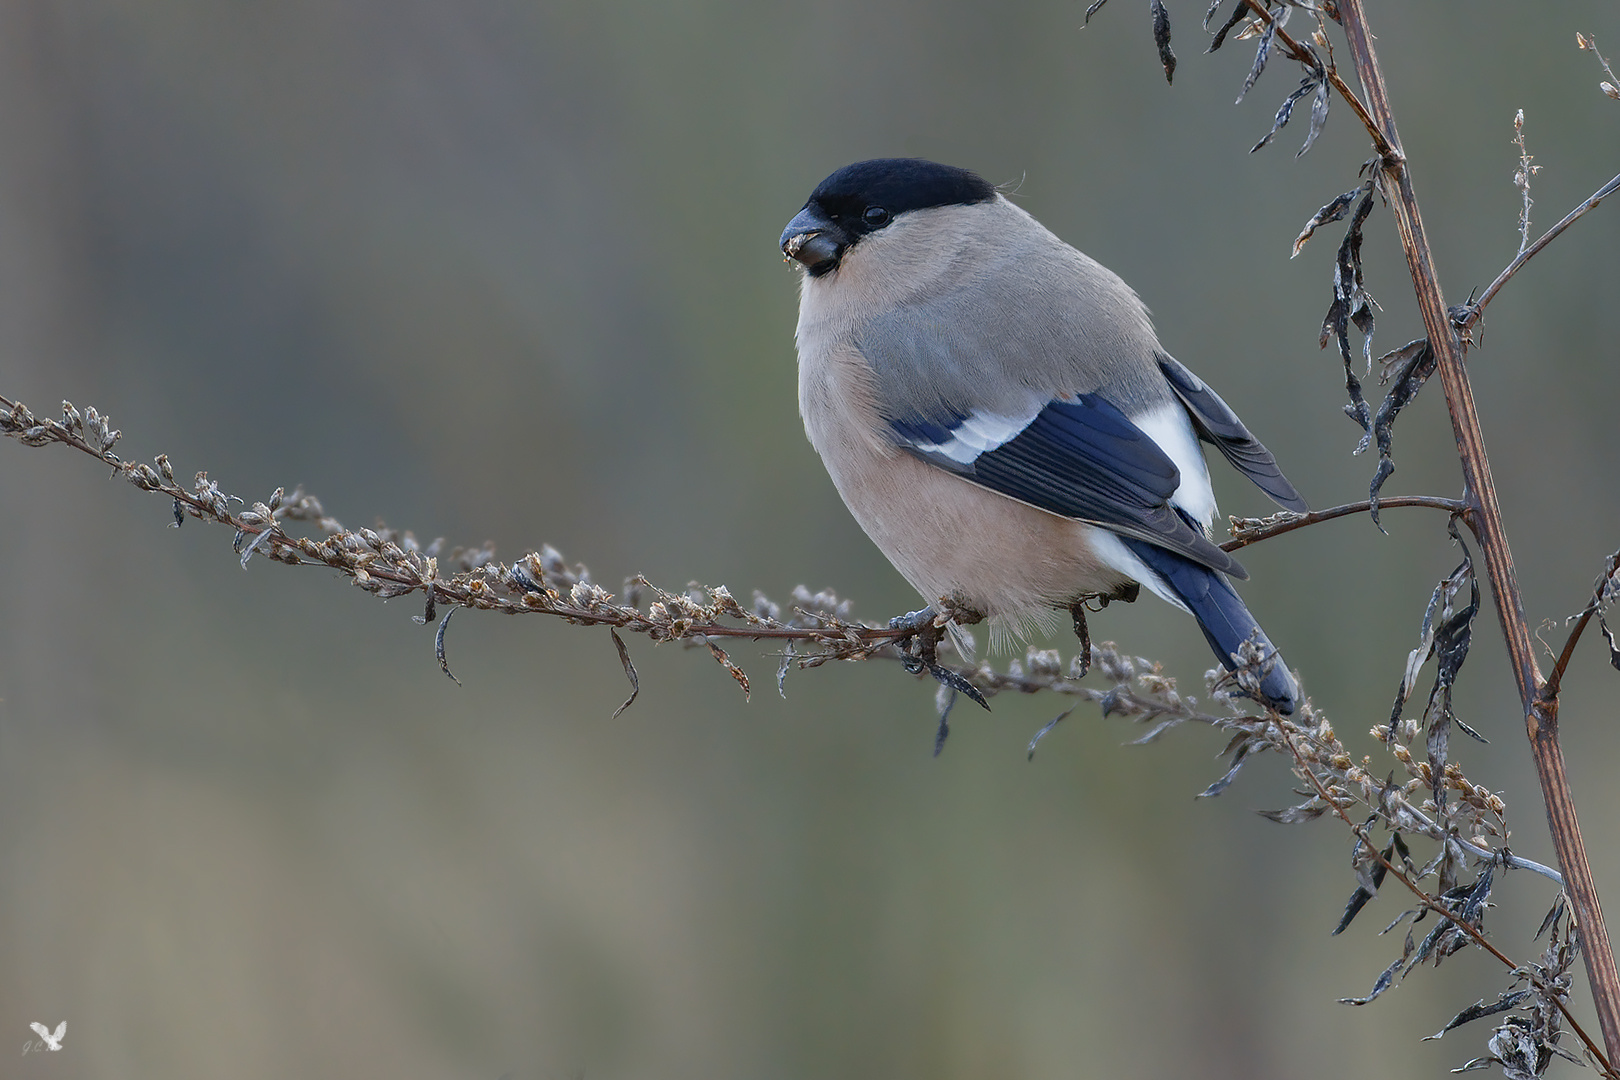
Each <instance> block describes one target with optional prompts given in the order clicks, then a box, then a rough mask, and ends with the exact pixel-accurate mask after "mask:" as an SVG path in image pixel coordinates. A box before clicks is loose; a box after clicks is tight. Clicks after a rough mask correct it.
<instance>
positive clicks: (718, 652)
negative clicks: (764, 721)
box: [703, 639, 754, 700]
mask: <svg viewBox="0 0 1620 1080" xmlns="http://www.w3.org/2000/svg"><path fill="white" fill-rule="evenodd" d="M703 644H705V645H707V646H708V647H709V653H710V654H711V655H712V656H713V657H714V658H715V660H716V661H717V662H718V663H719V664H720V666H721V667H723V668H725V669H726V671H727V672H729V673H730V675H731V677H732V678H733V679H736V680H737V685H738V686H740V687H742V692H743V697H744V698H746V699H748V700H752V699H753V696H754V695H753V693H752V691H750V689H749V686H748V676H747V675H745V674H743V669H742V668H740V667H738V666H737V665H736V664H733V663H732V662H731V657H729V656H727V655H726V650H724V649H722V648H721V647H720V646H718V645H716V644H715V643H714V642H712V641H709V640H707V639H705V640H704V642H703Z"/></svg>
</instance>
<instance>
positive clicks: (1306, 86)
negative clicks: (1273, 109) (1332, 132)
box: [1249, 75, 1317, 154]
mask: <svg viewBox="0 0 1620 1080" xmlns="http://www.w3.org/2000/svg"><path fill="white" fill-rule="evenodd" d="M1316 86H1317V81H1316V76H1315V75H1307V76H1305V78H1303V79H1301V80H1300V81H1299V86H1298V87H1296V88H1295V89H1294V92H1293V93H1291V94H1289V95H1288V96H1287V97H1286V98H1284V99H1283V103H1282V107H1281V108H1280V109H1278V110H1277V115H1276V116H1275V117H1273V118H1272V121H1271V130H1270V131H1268V132H1266V136H1265V138H1263V139H1261V140H1260V141H1259V142H1257V143H1255V144H1254V145H1253V146H1251V147H1249V153H1251V154H1252V153H1254V152H1255V151H1257V150H1259V149H1261V148H1262V147H1264V146H1266V145H1267V144H1269V143H1270V142H1271V140H1272V139H1274V138H1275V137H1276V135H1277V132H1279V131H1281V130H1282V129H1283V128H1284V127H1285V126H1286V125H1287V123H1288V119H1289V117H1291V116H1293V114H1294V104H1295V103H1296V102H1298V101H1299V99H1300V98H1302V97H1304V96H1305V95H1306V94H1308V93H1310V92H1311V91H1312V90H1314V89H1316ZM1300 153H1304V151H1303V150H1302V151H1300Z"/></svg>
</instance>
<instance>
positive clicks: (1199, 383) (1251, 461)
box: [1159, 353, 1309, 514]
mask: <svg viewBox="0 0 1620 1080" xmlns="http://www.w3.org/2000/svg"><path fill="white" fill-rule="evenodd" d="M1159 368H1160V370H1162V371H1163V372H1164V377H1165V378H1166V379H1168V380H1169V382H1170V387H1171V389H1173V390H1175V392H1176V396H1177V397H1179V398H1180V399H1181V403H1182V404H1183V405H1185V406H1187V411H1188V412H1189V413H1191V414H1192V421H1193V426H1194V427H1195V428H1197V429H1198V434H1199V435H1200V436H1201V437H1202V438H1203V439H1204V440H1205V441H1206V442H1211V443H1214V444H1215V447H1216V449H1218V450H1220V452H1221V454H1222V455H1223V456H1224V457H1225V458H1226V460H1227V461H1230V462H1231V463H1232V466H1233V468H1235V469H1237V470H1238V471H1239V472H1241V473H1242V474H1243V475H1244V476H1247V477H1248V478H1249V479H1250V480H1253V481H1254V482H1255V485H1256V486H1257V487H1259V488H1260V490H1261V491H1263V492H1265V493H1266V494H1267V495H1269V496H1270V497H1271V500H1272V502H1275V503H1276V504H1277V505H1278V506H1281V507H1283V508H1284V509H1286V510H1295V511H1298V512H1299V513H1301V514H1303V513H1305V512H1306V511H1307V510H1308V509H1309V507H1307V506H1306V505H1305V500H1304V499H1302V498H1300V494H1299V492H1298V491H1295V490H1294V485H1293V484H1291V483H1289V482H1288V477H1286V476H1284V475H1283V473H1282V470H1281V469H1279V468H1278V467H1277V459H1276V458H1274V457H1272V456H1271V451H1270V450H1267V449H1266V448H1265V447H1264V446H1263V445H1261V443H1260V440H1259V439H1256V438H1255V437H1254V435H1253V434H1252V433H1250V431H1249V429H1248V428H1246V427H1244V426H1243V421H1242V420H1239V419H1238V415H1237V413H1235V412H1233V411H1232V407H1231V406H1230V405H1228V404H1227V403H1226V402H1224V401H1222V400H1221V396H1220V395H1219V394H1217V393H1216V392H1215V391H1213V390H1211V389H1210V388H1209V387H1208V386H1206V385H1205V384H1204V381H1203V380H1202V379H1200V378H1199V377H1198V376H1196V375H1194V374H1193V373H1192V372H1190V371H1188V370H1187V369H1186V368H1185V367H1183V366H1182V365H1181V363H1180V362H1179V361H1177V360H1176V359H1174V358H1173V357H1170V356H1166V355H1164V354H1163V353H1160V354H1159Z"/></svg>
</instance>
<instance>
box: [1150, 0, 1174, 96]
mask: <svg viewBox="0 0 1620 1080" xmlns="http://www.w3.org/2000/svg"><path fill="white" fill-rule="evenodd" d="M1153 44H1154V45H1156V46H1158V49H1159V63H1160V64H1162V65H1164V81H1165V82H1174V81H1175V77H1176V54H1175V53H1174V52H1172V51H1171V49H1170V12H1168V11H1166V10H1165V7H1164V0H1153Z"/></svg>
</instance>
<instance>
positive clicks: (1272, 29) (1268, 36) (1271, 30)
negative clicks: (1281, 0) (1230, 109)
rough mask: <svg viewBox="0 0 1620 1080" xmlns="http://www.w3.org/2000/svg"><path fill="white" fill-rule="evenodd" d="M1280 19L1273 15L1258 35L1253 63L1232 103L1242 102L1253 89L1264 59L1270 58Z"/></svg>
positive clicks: (1264, 62) (1264, 64)
mask: <svg viewBox="0 0 1620 1080" xmlns="http://www.w3.org/2000/svg"><path fill="white" fill-rule="evenodd" d="M1282 21H1283V20H1282V19H1281V18H1280V17H1273V18H1272V20H1271V21H1270V22H1268V23H1267V24H1266V28H1265V31H1264V32H1262V33H1261V35H1260V44H1259V45H1258V46H1257V47H1256V48H1255V50H1254V65H1253V66H1252V67H1250V68H1249V75H1248V77H1247V78H1246V79H1244V80H1243V89H1242V90H1241V91H1239V92H1238V96H1237V101H1235V102H1233V104H1234V105H1241V104H1242V103H1243V99H1244V97H1245V96H1247V95H1248V93H1249V91H1250V90H1253V89H1254V84H1255V83H1256V82H1257V81H1258V80H1259V78H1260V73H1261V72H1262V71H1264V70H1266V61H1267V60H1269V59H1270V58H1271V43H1272V42H1273V41H1275V40H1276V38H1277V27H1278V26H1280V25H1282Z"/></svg>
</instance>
